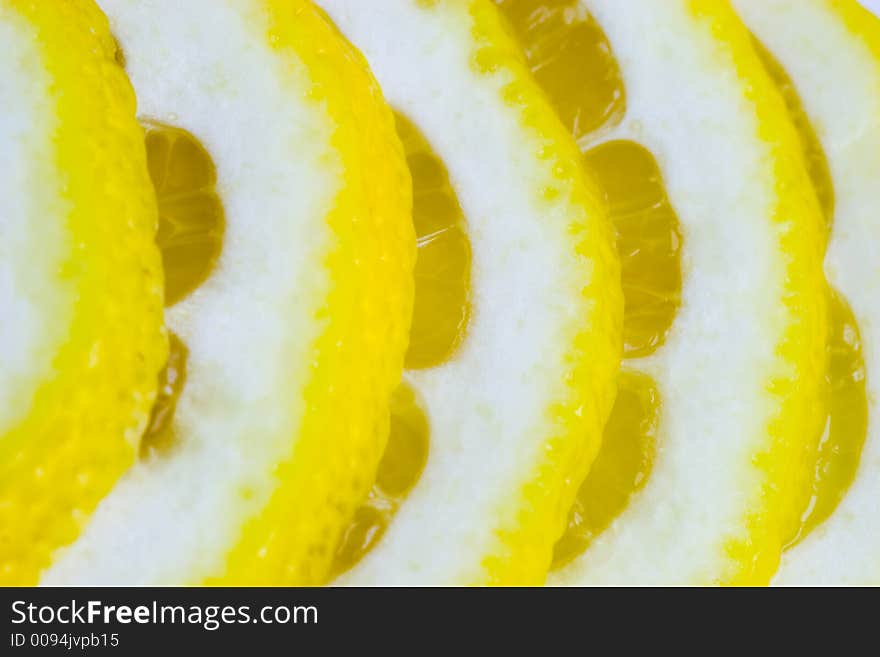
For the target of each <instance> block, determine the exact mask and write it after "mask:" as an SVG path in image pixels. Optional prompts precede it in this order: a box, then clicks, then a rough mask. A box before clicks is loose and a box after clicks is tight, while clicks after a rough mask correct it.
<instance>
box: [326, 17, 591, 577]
mask: <svg viewBox="0 0 880 657" xmlns="http://www.w3.org/2000/svg"><path fill="white" fill-rule="evenodd" d="M318 4H319V5H321V6H322V7H323V8H324V9H325V10H326V11H327V12H328V13H329V14H330V16H331V18H332V19H333V20H334V21H335V22H336V24H337V26H338V27H339V28H340V29H341V31H342V32H343V34H345V35H346V36H347V37H348V38H349V39H350V40H351V41H352V42H353V43H354V45H355V46H357V47H358V48H359V49H360V50H361V51H362V52H363V53H364V54H365V56H366V58H367V61H368V62H369V64H370V66H371V67H372V69H373V72H374V73H375V75H376V77H377V78H378V80H379V83H380V84H381V85H382V89H383V92H384V93H385V96H386V98H387V99H388V101H389V103H390V104H391V105H392V106H393V107H395V108H396V109H397V110H399V111H401V112H402V113H403V114H405V115H406V116H407V117H408V118H409V119H410V120H412V121H413V122H414V123H415V125H417V126H418V128H419V129H420V130H421V131H422V132H423V134H424V135H425V136H426V138H427V140H428V142H429V143H430V144H431V146H432V148H433V149H434V151H435V152H436V153H437V154H438V156H439V157H440V158H441V159H442V160H443V162H444V163H445V165H446V167H447V169H448V171H449V175H450V180H451V182H452V184H453V186H454V187H455V190H456V193H457V195H458V199H459V201H460V203H461V206H462V209H463V211H464V215H465V217H466V219H467V230H468V235H469V238H470V242H471V248H472V254H473V255H472V258H473V268H472V279H471V294H472V297H471V298H472V308H473V314H472V319H471V322H470V325H469V327H468V329H467V335H466V338H465V340H464V342H463V344H462V345H461V347H460V349H459V350H458V351H457V352H456V353H455V354H454V356H453V357H452V359H451V360H450V361H448V362H446V363H444V364H442V365H440V366H438V367H435V368H433V369H430V370H425V371H415V372H410V373H409V374H408V378H409V380H410V382H411V383H412V384H413V385H414V386H415V388H416V389H417V390H418V393H419V395H420V397H421V398H422V400H423V401H424V403H425V409H426V412H427V415H428V418H429V421H430V427H431V438H430V440H431V446H430V453H429V458H428V463H427V466H426V468H425V470H424V472H423V474H422V476H421V478H420V480H419V482H418V484H417V485H416V487H415V488H414V490H413V491H412V492H411V493H410V494H409V495H408V497H407V499H406V500H405V502H404V503H403V505H402V506H401V508H400V510H399V511H398V513H397V514H396V516H395V518H394V519H393V521H392V522H391V525H390V527H389V528H388V530H387V532H386V534H385V535H384V536H383V538H382V540H381V541H380V542H379V544H378V545H377V546H376V547H375V548H374V549H373V550H372V551H371V552H370V553H369V554H368V555H367V556H366V557H365V558H364V560H363V561H362V562H361V563H360V564H358V565H357V566H355V568H354V569H353V570H352V571H350V572H349V573H347V574H346V575H344V576H343V577H342V578H341V579H340V580H339V582H338V583H343V584H358V585H364V584H366V585H375V584H382V585H394V584H399V585H400V584H402V585H406V584H426V583H427V584H463V583H474V582H481V581H485V579H486V572H485V570H484V564H483V561H484V559H485V558H487V557H489V556H492V555H499V554H500V553H501V550H502V548H501V546H500V543H499V540H498V538H497V536H496V532H497V531H498V529H499V528H501V527H516V526H517V520H516V518H515V514H516V512H517V508H518V507H517V499H518V496H519V494H520V492H521V490H522V488H523V486H524V484H525V483H526V482H528V481H530V480H532V479H533V478H534V476H535V467H536V465H537V464H538V463H539V462H541V460H542V459H543V458H544V456H545V452H544V449H545V444H546V440H547V438H548V437H549V436H550V435H552V432H553V427H552V425H551V421H550V419H549V416H550V413H551V409H552V405H553V403H554V402H555V401H557V400H560V399H563V398H564V395H565V391H564V381H563V378H564V377H563V375H562V373H564V372H565V371H566V370H567V369H568V367H570V366H569V365H567V364H566V362H565V354H566V352H567V351H569V350H570V348H571V344H572V342H573V340H574V336H575V335H576V334H577V333H578V332H581V331H582V330H583V327H584V325H585V322H589V321H590V319H589V311H588V310H586V309H585V307H587V308H588V305H587V302H586V300H584V298H583V293H582V291H581V290H582V288H583V286H584V285H585V283H587V282H588V281H589V280H590V267H591V265H590V263H589V262H587V261H585V260H584V259H583V258H579V257H577V256H576V255H575V253H574V244H573V241H572V236H571V235H570V234H569V233H568V230H569V227H570V222H571V221H572V218H573V217H577V216H578V213H579V212H580V213H582V212H583V210H582V209H578V208H577V207H576V206H575V207H573V206H572V205H571V204H570V203H569V202H568V201H567V200H565V199H566V193H565V192H564V191H563V193H562V194H560V200H558V201H553V202H547V201H544V200H542V198H541V194H542V190H543V189H544V188H545V187H547V186H550V185H555V186H558V182H557V181H555V180H554V179H553V174H552V170H551V168H552V166H551V164H549V163H548V162H546V161H541V160H540V159H539V158H538V156H537V154H538V152H539V151H540V149H541V146H542V144H541V142H540V140H539V138H538V137H537V136H536V134H535V133H534V132H532V131H531V130H529V129H528V128H526V127H525V126H523V124H522V123H521V121H522V119H521V113H520V112H521V110H519V109H516V108H512V107H510V106H509V105H507V104H506V103H505V102H504V101H503V99H502V89H503V87H504V86H505V84H506V83H507V82H508V81H509V80H510V74H509V73H503V72H502V73H499V74H497V75H494V76H491V75H485V74H481V73H479V72H477V71H476V70H475V69H474V67H473V61H472V58H473V56H474V54H475V52H476V49H477V44H476V42H475V40H474V36H473V34H472V30H473V19H472V18H471V17H470V15H469V13H468V7H467V4H468V3H466V2H456V3H438V4H437V5H436V6H434V7H432V8H430V9H427V8H425V7H423V6H419V5H418V4H417V3H416V2H412V1H411V0H381V1H378V2H371V3H369V7H367V6H366V4H367V3H363V4H360V3H354V2H349V1H347V0H320V1H319V2H318Z"/></svg>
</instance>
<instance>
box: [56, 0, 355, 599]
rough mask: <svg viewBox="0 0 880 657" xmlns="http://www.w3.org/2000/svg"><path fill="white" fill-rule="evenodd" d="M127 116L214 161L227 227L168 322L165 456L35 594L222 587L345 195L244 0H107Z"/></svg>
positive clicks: (312, 115)
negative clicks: (184, 357)
mask: <svg viewBox="0 0 880 657" xmlns="http://www.w3.org/2000/svg"><path fill="white" fill-rule="evenodd" d="M99 4H100V5H101V7H102V8H103V9H104V11H105V12H106V13H107V15H108V16H109V18H110V21H111V28H112V30H113V32H114V35H115V36H116V37H117V39H118V41H119V43H120V44H121V46H122V48H123V50H124V53H125V56H126V62H127V69H128V73H129V76H130V78H131V80H132V83H133V85H134V87H135V91H136V92H137V96H138V103H139V107H138V114H139V117H141V118H142V119H151V120H156V121H160V122H163V123H167V124H171V125H173V126H177V127H181V128H184V129H186V130H188V131H190V132H191V133H193V134H194V135H195V136H196V137H197V138H198V139H200V140H201V142H202V143H203V144H204V145H205V147H206V148H207V149H208V151H209V152H210V153H211V155H212V157H213V159H214V163H215V165H216V168H217V176H218V192H219V194H220V196H221V199H222V201H223V205H224V209H225V215H226V217H225V218H226V229H225V236H224V243H223V251H222V254H221V256H220V259H219V262H218V264H217V267H216V269H215V270H214V271H213V272H212V274H211V276H210V277H209V279H208V280H207V281H206V282H205V283H204V284H203V285H202V286H201V287H200V288H199V289H198V290H196V291H195V292H194V293H193V294H192V295H191V296H189V297H188V298H186V299H185V300H183V301H182V302H180V303H179V304H177V305H176V306H174V307H173V308H171V309H169V310H168V311H167V323H168V326H169V328H170V330H172V331H173V332H175V333H176V334H177V335H178V336H180V338H181V339H182V340H183V342H184V343H185V344H186V345H187V347H188V349H189V359H188V363H187V381H186V386H185V388H184V391H183V394H182V395H181V398H180V400H179V403H178V405H177V411H176V415H175V420H174V423H175V424H174V431H175V436H176V438H175V440H176V444H175V447H174V448H173V449H172V450H171V451H169V452H168V453H167V454H162V455H154V456H153V457H152V458H148V459H146V460H143V461H141V462H140V463H138V464H137V465H136V466H135V467H134V468H133V469H132V470H131V471H130V472H129V473H128V474H127V475H126V476H125V477H124V478H123V479H122V480H121V481H120V482H119V483H118V485H117V486H116V488H115V489H114V490H113V491H112V492H111V493H110V494H109V495H108V496H107V497H106V498H105V499H104V500H103V501H102V503H101V504H100V506H99V507H98V509H97V510H96V512H95V514H94V515H93V517H92V518H91V519H90V521H89V524H88V525H87V526H86V528H85V529H84V531H83V533H82V535H81V537H80V538H79V539H78V540H77V542H76V543H74V544H73V545H72V546H70V547H69V548H67V549H66V550H65V551H63V552H62V553H61V554H60V556H59V557H58V559H57V560H56V563H55V564H54V565H53V567H52V568H51V569H50V570H49V571H48V572H47V573H46V574H45V576H44V578H43V581H44V583H52V584H60V583H64V584H73V583H87V584H90V585H96V584H187V583H198V582H200V581H202V580H203V579H204V578H206V577H209V576H211V575H219V574H222V573H223V569H224V563H225V557H226V554H227V553H228V552H229V551H230V550H231V548H233V547H234V546H235V544H236V542H237V540H238V539H239V537H240V532H241V529H242V526H243V525H244V523H245V521H246V520H247V519H249V518H251V517H253V516H254V515H255V514H256V513H257V512H258V511H259V510H260V509H261V508H262V507H263V506H264V505H265V503H266V501H267V500H268V498H269V496H270V495H271V493H272V491H273V489H274V486H275V480H274V477H273V469H274V467H275V466H276V465H277V464H278V463H280V462H281V461H283V460H286V459H287V458H289V456H290V454H291V453H292V451H293V449H294V448H295V445H296V442H295V437H296V435H297V430H298V427H299V425H300V422H301V420H302V416H303V412H304V408H303V406H304V394H303V390H304V388H305V385H306V381H307V377H308V372H309V369H310V367H309V366H310V363H311V361H312V354H311V353H310V352H311V347H312V345H313V344H314V342H315V340H316V338H317V337H318V336H319V335H320V333H321V330H322V323H321V322H320V321H319V320H318V319H316V313H317V311H318V310H319V308H321V307H322V306H323V305H324V303H325V300H326V297H327V293H328V291H329V289H330V280H329V275H328V273H327V270H326V268H325V267H324V258H325V256H326V254H327V253H328V251H329V250H330V249H331V248H332V239H333V238H332V234H331V232H330V228H329V227H328V226H327V224H326V221H325V218H326V216H327V214H328V212H329V211H330V210H331V208H332V207H333V203H334V198H335V196H336V193H337V192H338V190H339V187H340V185H341V179H342V178H341V175H340V173H341V162H340V159H339V155H338V153H337V152H336V151H335V150H334V149H333V148H332V147H331V145H330V139H331V134H332V124H331V123H330V119H329V117H328V116H327V115H326V112H325V111H324V108H323V107H322V106H321V105H320V104H318V103H316V102H314V101H310V100H306V97H305V96H306V92H307V91H308V89H309V84H310V83H309V80H308V73H307V71H305V67H304V66H303V65H302V64H301V63H299V61H298V60H297V59H296V57H295V55H294V54H293V53H291V52H283V53H279V51H276V50H274V49H273V48H272V46H271V45H270V43H269V40H268V32H269V26H268V17H267V16H266V15H265V13H264V12H265V9H264V5H263V3H261V2H258V1H256V0H247V1H239V2H229V1H223V2H217V0H188V1H187V2H186V3H180V2H178V1H177V0H152V1H151V2H134V1H130V0H101V2H100V3H99Z"/></svg>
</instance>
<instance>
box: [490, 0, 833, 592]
mask: <svg viewBox="0 0 880 657" xmlns="http://www.w3.org/2000/svg"><path fill="white" fill-rule="evenodd" d="M497 4H499V6H501V7H502V9H504V11H505V13H506V15H507V16H508V19H509V20H510V23H511V28H512V30H513V31H514V33H516V34H517V36H518V37H519V39H520V41H521V42H522V43H523V46H524V48H525V51H526V58H527V60H528V61H529V64H530V66H531V68H532V70H533V73H534V74H535V76H536V78H537V79H538V81H539V82H540V83H541V85H542V86H543V88H544V89H545V91H546V92H547V93H548V95H549V96H550V97H551V100H552V101H553V104H554V106H555V107H556V108H557V111H558V112H559V114H560V116H561V117H562V118H563V120H565V121H566V123H567V124H568V126H569V129H570V130H571V131H572V132H573V134H574V135H575V137H576V138H577V140H578V143H579V145H580V146H581V149H582V150H583V151H584V152H585V158H586V161H587V164H588V166H590V167H591V168H593V169H594V170H595V171H596V172H597V174H598V177H599V179H600V181H601V183H602V186H603V187H604V189H605V191H606V194H607V195H608V199H609V212H610V214H611V217H612V219H613V220H614V222H615V225H616V227H617V229H618V232H619V234H620V247H621V254H622V257H623V258H624V263H626V259H627V254H634V255H637V256H639V257H638V258H636V259H633V260H632V264H631V266H630V269H629V272H630V274H629V275H630V278H629V279H627V271H628V270H627V266H626V264H624V290H625V292H626V294H627V298H626V302H627V315H626V317H625V319H624V334H625V335H627V336H629V337H628V338H627V340H628V347H630V346H635V347H637V348H635V349H633V348H628V351H627V354H628V355H629V356H631V358H630V359H629V360H627V361H626V371H625V372H624V373H623V374H622V376H621V382H620V385H621V391H620V393H619V395H618V402H617V405H616V406H615V409H614V411H613V412H612V418H611V422H610V424H609V426H608V428H607V430H606V435H605V442H604V443H603V447H602V450H601V451H600V453H599V456H598V458H597V461H596V463H595V464H594V467H593V469H592V470H591V472H590V474H589V476H588V478H587V480H586V481H585V483H584V484H583V486H582V488H581V490H580V492H579V494H578V501H577V504H576V505H575V508H574V509H573V510H572V513H571V517H570V523H569V528H568V530H567V531H566V533H565V534H564V535H563V538H562V540H561V542H560V543H559V544H558V545H557V548H556V554H555V564H556V566H557V567H558V568H557V570H555V571H554V573H553V574H552V576H551V577H550V579H549V581H550V582H551V583H553V584H593V583H598V584H606V583H615V584H651V583H664V584H673V583H680V584H684V583H701V584H708V583H715V582H724V583H736V582H761V581H767V580H768V579H769V577H770V575H771V573H772V572H773V570H774V569H775V567H776V564H777V563H778V560H779V556H780V553H781V550H782V545H783V543H784V541H785V536H784V532H783V530H782V524H783V522H784V519H785V518H788V517H789V516H791V515H792V513H793V512H792V510H791V509H792V508H793V507H794V506H795V500H794V497H795V493H794V491H795V490H796V488H797V486H796V482H797V475H798V473H799V472H801V471H805V470H806V464H805V458H804V454H805V453H806V444H807V442H808V440H809V439H810V437H811V436H813V435H814V432H813V428H814V427H815V426H816V424H817V422H818V420H817V418H818V412H817V411H816V410H815V407H816V406H817V404H816V401H817V399H818V396H819V390H820V378H821V371H822V365H823V356H824V334H825V325H826V317H825V297H824V294H823V292H824V280H823V276H822V271H821V266H820V265H821V258H820V255H821V248H822V239H821V216H820V212H819V208H818V204H817V203H816V201H815V196H814V195H813V193H812V190H811V188H810V182H809V178H808V176H807V174H806V167H805V165H804V162H803V155H802V153H801V151H800V148H799V143H798V141H797V134H796V132H795V130H794V128H793V126H792V125H791V123H790V121H789V119H788V116H787V114H786V111H785V107H784V105H783V103H782V101H781V99H780V98H779V96H778V94H777V93H776V91H775V89H774V87H773V84H772V82H771V80H770V79H769V77H768V76H767V74H766V72H765V71H764V70H763V68H762V66H761V62H760V60H759V59H758V57H757V55H756V54H755V52H754V51H753V50H752V47H751V43H750V39H749V35H748V32H747V31H746V29H745V28H744V27H743V25H742V24H741V23H740V22H739V21H738V19H737V18H736V16H735V14H734V13H733V11H732V10H731V8H730V7H729V5H728V4H727V3H725V2H717V1H714V0H695V1H684V0H678V1H676V2H665V1H664V2H661V1H659V0H636V1H634V2H627V3H619V2H611V1H603V0H552V1H549V0H548V1H540V0H519V1H517V0H498V3H497ZM591 91H592V93H591ZM633 218H636V219H638V220H637V221H635V220H633ZM640 245H641V247H640ZM642 247H643V248H644V250H645V251H646V252H647V253H648V254H653V255H651V257H650V258H647V257H646V256H645V254H644V253H643V252H642V250H641V248H642ZM677 251H678V252H680V253H678V254H677V253H676V252H677ZM679 258H680V263H681V264H680V266H679V265H678V260H679ZM628 282H629V286H628V285H627V283H628ZM679 285H680V292H679V291H678V286H679ZM651 298H654V299H657V300H659V301H662V302H663V303H662V304H661V303H656V304H654V305H653V306H652V305H650V303H649V300H650V299H651ZM631 308H632V309H637V308H651V309H652V315H650V316H649V317H648V318H647V319H646V318H645V317H643V316H642V315H641V314H639V313H635V312H630V309H631ZM633 320H637V321H639V322H641V324H640V328H639V330H638V331H634V330H633V328H632V325H630V328H627V323H628V322H632V321H633ZM640 336H647V338H648V339H645V338H644V337H640Z"/></svg>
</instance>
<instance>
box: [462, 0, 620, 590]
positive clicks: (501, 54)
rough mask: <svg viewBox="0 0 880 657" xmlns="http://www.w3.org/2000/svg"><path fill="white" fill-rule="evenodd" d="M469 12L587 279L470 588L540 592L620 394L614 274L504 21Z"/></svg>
mask: <svg viewBox="0 0 880 657" xmlns="http://www.w3.org/2000/svg"><path fill="white" fill-rule="evenodd" d="M469 11H470V15H471V17H472V20H473V35H474V39H475V41H476V42H477V44H478V46H477V49H476V51H475V52H474V53H473V56H472V61H473V66H474V67H475V69H476V70H478V71H479V72H481V73H482V74H484V75H497V74H503V75H506V76H509V77H510V78H511V81H510V82H509V83H508V84H507V85H506V86H505V87H504V89H503V92H502V93H503V96H504V102H505V103H506V104H507V105H508V106H510V107H513V108H516V109H517V110H518V111H519V115H520V121H521V123H522V125H523V127H524V128H525V129H526V130H527V131H529V132H531V133H533V134H534V135H535V136H536V137H537V141H538V142H540V143H541V144H542V146H541V147H540V153H539V157H540V159H541V160H543V161H545V162H547V163H548V167H549V168H552V170H553V174H554V178H555V180H554V183H555V184H554V187H553V189H548V190H545V194H546V195H547V199H548V200H550V199H551V198H553V199H555V195H556V194H562V195H564V197H565V198H566V199H567V201H568V204H569V206H570V209H571V220H570V228H569V230H570V232H571V235H572V242H571V243H572V246H573V248H574V250H575V253H576V255H577V257H578V258H580V259H581V260H582V261H583V262H584V263H585V270H586V271H587V272H589V274H588V278H586V279H585V284H584V288H583V290H582V297H581V304H582V310H583V312H582V317H583V329H582V330H581V331H580V332H579V333H578V334H577V336H576V338H575V341H574V344H573V346H572V348H571V350H570V352H569V353H568V356H567V362H568V370H567V372H566V373H565V380H564V385H565V388H564V390H565V395H564V397H562V398H560V399H558V400H557V401H556V403H555V404H554V405H553V406H552V407H550V408H548V409H547V410H546V413H547V424H548V426H550V427H552V431H551V433H550V435H548V436H547V437H546V439H545V440H544V445H543V452H544V455H545V456H544V459H543V460H542V461H541V462H539V463H537V464H536V466H535V469H534V472H533V475H532V476H531V477H530V478H529V480H528V482H527V483H526V484H525V485H524V486H523V488H522V489H521V491H520V493H519V495H518V497H517V498H516V499H514V500H512V501H511V504H512V505H513V506H514V508H515V509H516V523H515V524H514V525H513V526H500V527H497V528H496V529H495V534H496V536H497V537H498V539H499V541H500V545H501V550H500V551H499V552H498V553H497V554H492V555H489V556H487V557H485V558H484V560H483V567H484V570H485V572H486V581H484V582H474V583H475V584H495V585H513V584H519V585H528V584H541V583H543V581H544V579H545V578H546V575H547V571H548V569H549V567H550V562H551V560H552V554H553V546H554V544H555V543H556V540H557V539H558V538H559V536H561V535H562V532H563V531H564V529H565V525H566V521H567V518H568V512H569V510H570V508H571V505H572V504H573V503H574V499H575V495H576V494H577V490H578V487H579V486H580V483H581V482H582V481H583V479H584V478H585V477H586V475H587V473H588V471H589V468H590V466H591V465H592V462H593V460H594V459H595V457H596V453H597V452H598V450H599V446H600V443H601V438H602V429H603V427H604V425H605V422H606V420H607V418H608V415H609V413H610V411H611V406H612V404H613V402H614V397H615V394H616V390H617V388H616V374H617V371H618V368H619V366H620V359H621V353H622V341H621V335H622V325H623V292H622V290H621V286H620V265H619V260H618V256H617V250H616V248H615V237H614V231H613V228H612V226H611V222H610V221H609V220H608V218H607V217H606V215H605V212H604V209H603V205H602V200H601V193H600V191H599V188H598V185H597V184H596V182H595V181H594V180H593V179H592V178H591V176H590V175H589V174H588V172H587V171H586V169H585V167H584V166H583V160H582V157H581V154H580V152H579V151H578V149H577V146H576V145H575V143H574V141H573V139H572V137H571V136H570V135H569V134H568V132H567V131H566V129H565V127H564V126H563V125H562V123H561V122H560V121H559V119H558V118H557V117H556V114H555V112H554V111H553V109H552V107H551V105H550V102H549V100H548V99H547V98H546V97H545V96H544V93H543V91H541V89H540V88H539V87H538V85H537V83H535V82H534V81H533V80H532V78H531V74H530V72H529V70H528V68H527V66H526V64H525V60H524V58H523V54H522V52H521V50H520V48H519V46H518V44H517V43H516V41H515V39H514V38H513V36H512V35H511V34H510V32H509V31H508V28H507V26H506V24H505V23H504V21H503V18H502V16H501V14H500V13H499V12H498V10H497V9H496V8H495V6H494V5H492V4H491V3H490V2H488V0H470V2H469ZM599 263H602V266H600V264H599Z"/></svg>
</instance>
